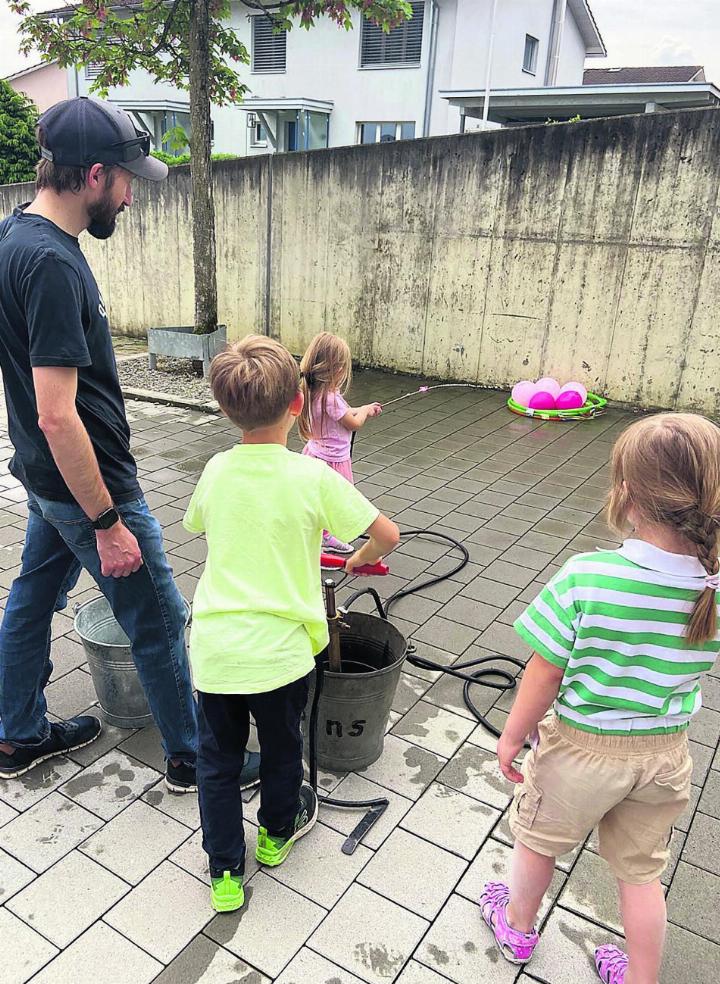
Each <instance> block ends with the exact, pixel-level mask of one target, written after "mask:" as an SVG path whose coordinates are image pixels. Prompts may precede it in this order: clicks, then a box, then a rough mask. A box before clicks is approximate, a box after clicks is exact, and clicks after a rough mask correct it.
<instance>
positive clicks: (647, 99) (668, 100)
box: [440, 82, 720, 123]
mask: <svg viewBox="0 0 720 984" xmlns="http://www.w3.org/2000/svg"><path fill="white" fill-rule="evenodd" d="M440 95H441V97H442V98H443V99H447V100H448V102H449V103H450V105H451V106H457V107H458V108H459V109H460V111H461V113H463V114H464V115H465V116H470V117H475V118H478V119H479V118H481V117H482V115H483V108H484V104H485V90H484V89H475V90H470V89H458V90H442V91H441V92H440ZM650 105H653V108H657V109H659V110H664V109H701V108H709V107H712V106H720V89H718V88H717V87H716V86H714V85H712V84H711V83H710V82H684V83H675V82H671V83H660V84H656V85H578V86H546V87H542V88H537V89H536V88H523V89H491V90H490V109H489V114H488V119H490V120H491V121H492V122H493V123H533V122H537V123H541V122H542V123H544V122H545V121H546V120H547V119H557V120H562V119H570V118H571V117H573V116H577V115H579V116H581V117H583V118H593V117H601V116H623V115H628V114H632V113H644V112H646V111H647V108H648V106H650Z"/></svg>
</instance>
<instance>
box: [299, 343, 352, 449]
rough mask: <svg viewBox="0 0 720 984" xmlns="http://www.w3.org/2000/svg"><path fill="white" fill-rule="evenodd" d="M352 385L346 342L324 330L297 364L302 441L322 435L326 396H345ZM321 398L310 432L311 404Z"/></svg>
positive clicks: (348, 351)
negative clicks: (336, 393) (317, 414)
mask: <svg viewBox="0 0 720 984" xmlns="http://www.w3.org/2000/svg"><path fill="white" fill-rule="evenodd" d="M351 382H352V355H351V354H350V347H349V346H348V343H347V342H346V341H345V340H344V339H342V338H340V337H339V336H338V335H331V334H330V332H328V331H323V332H321V333H320V334H319V335H316V336H315V338H313V340H312V341H311V342H310V344H309V345H308V347H307V351H306V352H305V355H304V356H303V357H302V361H301V362H300V386H301V388H302V392H303V396H304V397H305V405H304V406H303V409H302V413H301V414H300V418H299V420H298V430H299V431H300V436H301V437H302V438H303V440H305V441H309V440H310V439H311V438H313V437H315V438H317V437H321V436H322V421H323V418H324V417H325V410H326V407H327V398H328V393H331V392H333V391H334V390H338V391H339V392H340V393H341V394H342V393H345V392H346V390H347V388H348V386H349V385H350V383H351ZM318 397H320V417H319V420H316V421H315V425H316V426H315V428H314V429H313V415H312V408H313V403H314V401H315V400H317V398H318Z"/></svg>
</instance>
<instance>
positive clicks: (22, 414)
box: [0, 98, 197, 792]
mask: <svg viewBox="0 0 720 984" xmlns="http://www.w3.org/2000/svg"><path fill="white" fill-rule="evenodd" d="M38 139H39V142H40V148H41V156H42V160H41V162H40V164H39V165H38V171H37V183H36V185H37V195H36V197H35V199H34V201H33V202H31V203H30V204H29V205H27V206H26V207H23V208H19V209H16V210H15V212H14V213H13V215H12V216H10V217H9V218H7V219H5V220H4V221H3V222H2V223H0V368H1V369H2V377H3V384H4V388H5V398H6V401H7V411H8V426H9V432H10V438H11V440H12V443H13V446H14V448H15V455H14V457H13V459H12V461H11V463H10V471H11V473H12V474H13V475H14V476H16V477H17V478H18V479H19V480H20V481H21V482H22V484H23V485H24V486H25V488H26V489H27V492H28V507H29V517H28V527H27V534H26V540H25V548H24V551H23V558H22V568H21V571H20V574H19V575H18V577H17V578H16V580H15V581H14V582H13V585H12V588H11V590H10V596H9V598H8V600H7V605H6V610H5V615H4V618H3V622H2V626H1V627H0V780H1V779H9V778H13V777H15V776H19V775H22V774H23V773H24V772H26V771H27V770H28V769H30V768H31V767H32V766H33V765H35V764H36V763H37V762H39V761H42V760H43V759H46V758H50V757H51V756H53V755H61V754H63V753H65V752H67V751H69V750H71V749H73V748H78V747H80V746H82V745H86V744H89V743H90V742H91V741H93V740H94V739H95V738H97V736H98V735H99V733H100V730H101V726H100V722H99V721H98V720H97V719H96V718H94V717H91V716H80V717H76V718H73V719H71V720H69V721H64V722H60V723H50V722H49V721H48V718H47V715H46V711H47V704H46V702H45V697H44V689H45V686H46V684H47V682H48V680H49V678H50V674H51V672H52V663H51V662H50V630H51V622H52V617H53V613H54V612H55V611H58V610H60V609H61V608H64V607H65V605H66V604H67V592H68V591H69V590H70V589H71V588H72V587H73V586H74V584H75V583H76V581H77V578H78V576H79V573H80V570H81V567H85V568H86V569H87V570H88V571H89V572H90V574H92V576H93V577H94V578H95V580H96V581H97V583H98V585H99V586H100V588H101V590H102V592H103V594H104V595H105V596H106V597H107V598H108V600H109V601H110V604H111V606H112V609H113V612H114V613H115V616H116V618H117V619H118V621H119V622H120V624H121V625H122V627H123V629H124V630H125V632H126V633H127V635H128V636H129V638H130V641H131V645H132V652H133V658H134V660H135V664H136V666H137V670H138V674H139V677H140V680H141V682H142V684H143V686H144V688H145V692H146V694H147V697H148V702H149V705H150V708H151V710H152V713H153V716H154V719H155V722H156V723H157V726H158V728H159V729H160V732H161V735H162V739H163V748H164V751H165V756H166V759H167V773H166V782H167V785H168V787H169V788H170V789H171V790H173V791H174V792H186V791H188V790H191V789H194V788H195V756H196V749H197V723H196V710H195V703H194V700H193V696H192V685H191V682H190V674H189V669H188V660H187V653H186V650H185V622H186V613H185V606H184V603H183V600H182V597H181V596H180V593H179V592H178V589H177V587H176V586H175V583H174V581H173V576H172V571H171V570H170V567H169V565H168V562H167V559H166V556H165V552H164V548H163V541H162V533H161V530H160V526H159V524H158V522H157V520H156V519H155V518H154V517H153V516H152V514H151V513H150V510H149V509H148V506H147V504H146V503H145V500H144V498H143V495H142V491H141V489H140V486H139V485H138V480H137V469H136V466H135V461H134V459H133V456H132V454H131V452H130V429H129V427H128V424H127V420H126V418H125V407H124V403H123V398H122V393H121V391H120V384H119V381H118V376H117V370H116V366H115V358H114V355H113V349H112V343H111V339H110V332H109V328H108V321H107V315H106V310H105V304H104V302H103V299H102V297H101V295H100V292H99V290H98V286H97V283H96V282H95V278H94V277H93V275H92V273H91V271H90V267H89V266H88V263H87V261H86V259H85V257H84V255H83V253H82V250H81V249H80V245H79V243H78V236H79V235H80V233H81V232H83V231H84V230H87V231H88V232H89V233H90V234H91V235H93V236H96V237H97V238H100V239H105V238H107V237H108V236H110V235H111V234H112V232H113V230H114V228H115V222H116V219H117V216H118V215H119V213H121V212H122V211H123V209H125V208H127V207H128V206H129V205H131V204H132V187H131V183H132V180H133V178H134V177H135V176H138V177H141V178H147V179H150V180H154V181H159V180H162V179H163V178H164V177H166V175H167V167H166V166H165V165H164V164H162V163H161V162H160V161H158V160H156V159H155V158H153V157H150V156H148V155H149V150H150V144H149V137H148V135H147V134H145V133H141V132H138V131H137V130H136V129H135V127H134V125H133V123H132V121H131V120H130V117H129V116H128V115H127V113H125V112H124V111H123V110H121V109H118V108H117V107H115V106H113V105H111V104H110V103H105V102H101V101H99V100H95V99H87V98H79V99H69V100H65V101H64V102H61V103H58V104H57V105H55V106H53V107H52V108H51V109H49V110H48V111H47V112H46V113H45V114H44V115H43V116H42V117H41V119H40V122H39V125H38Z"/></svg>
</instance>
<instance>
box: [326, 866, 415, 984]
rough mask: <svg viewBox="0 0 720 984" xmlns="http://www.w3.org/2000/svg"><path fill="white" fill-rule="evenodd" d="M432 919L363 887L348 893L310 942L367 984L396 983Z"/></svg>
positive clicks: (351, 889)
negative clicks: (426, 918) (396, 978)
mask: <svg viewBox="0 0 720 984" xmlns="http://www.w3.org/2000/svg"><path fill="white" fill-rule="evenodd" d="M428 926H429V923H428V922H427V921H426V920H425V919H421V918H420V917H419V916H416V915H414V914H413V913H411V912H408V910H407V909H403V908H401V907H400V906H398V905H396V904H395V903H394V902H390V901H389V900H388V899H385V898H383V897H382V896H380V895H377V894H376V893H375V892H371V891H370V890H369V889H366V888H363V887H361V886H360V885H353V886H352V887H351V888H350V889H349V890H348V891H347V892H346V893H345V895H343V897H342V899H341V900H340V902H339V903H338V904H337V905H336V906H335V908H334V909H333V910H332V912H331V913H330V915H329V916H328V917H327V918H326V919H325V921H324V922H323V924H322V926H320V928H319V929H318V930H317V931H316V932H315V933H314V934H313V936H312V937H311V939H310V946H311V948H312V949H313V950H317V951H318V953H321V954H322V955H323V956H325V957H327V958H328V959H329V960H331V961H332V962H333V963H336V964H339V965H340V966H341V967H344V968H345V970H349V971H350V972H351V973H353V974H355V975H356V976H357V977H359V978H360V979H361V980H362V981H366V982H367V984H387V982H388V981H393V980H394V979H395V977H397V975H398V974H399V972H400V970H401V969H402V968H403V966H404V964H405V963H406V961H407V960H408V959H409V957H410V956H411V954H412V953H413V951H414V949H415V947H416V946H417V944H418V943H419V942H420V940H421V939H422V937H423V936H424V934H425V932H426V930H427V928H428Z"/></svg>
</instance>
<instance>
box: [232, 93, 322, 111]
mask: <svg viewBox="0 0 720 984" xmlns="http://www.w3.org/2000/svg"><path fill="white" fill-rule="evenodd" d="M334 106H335V103H334V102H331V101H330V100H325V99H305V98H304V97H302V96H297V97H285V96H283V97H281V98H277V99H264V98H263V97H262V96H249V97H248V98H246V99H243V101H242V104H241V105H240V106H239V109H244V110H246V112H248V113H274V112H275V111H280V112H284V111H285V110H289V111H290V112H298V111H300V112H302V111H303V110H307V111H308V112H310V113H327V114H328V115H329V114H330V113H332V111H333V108H334Z"/></svg>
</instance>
